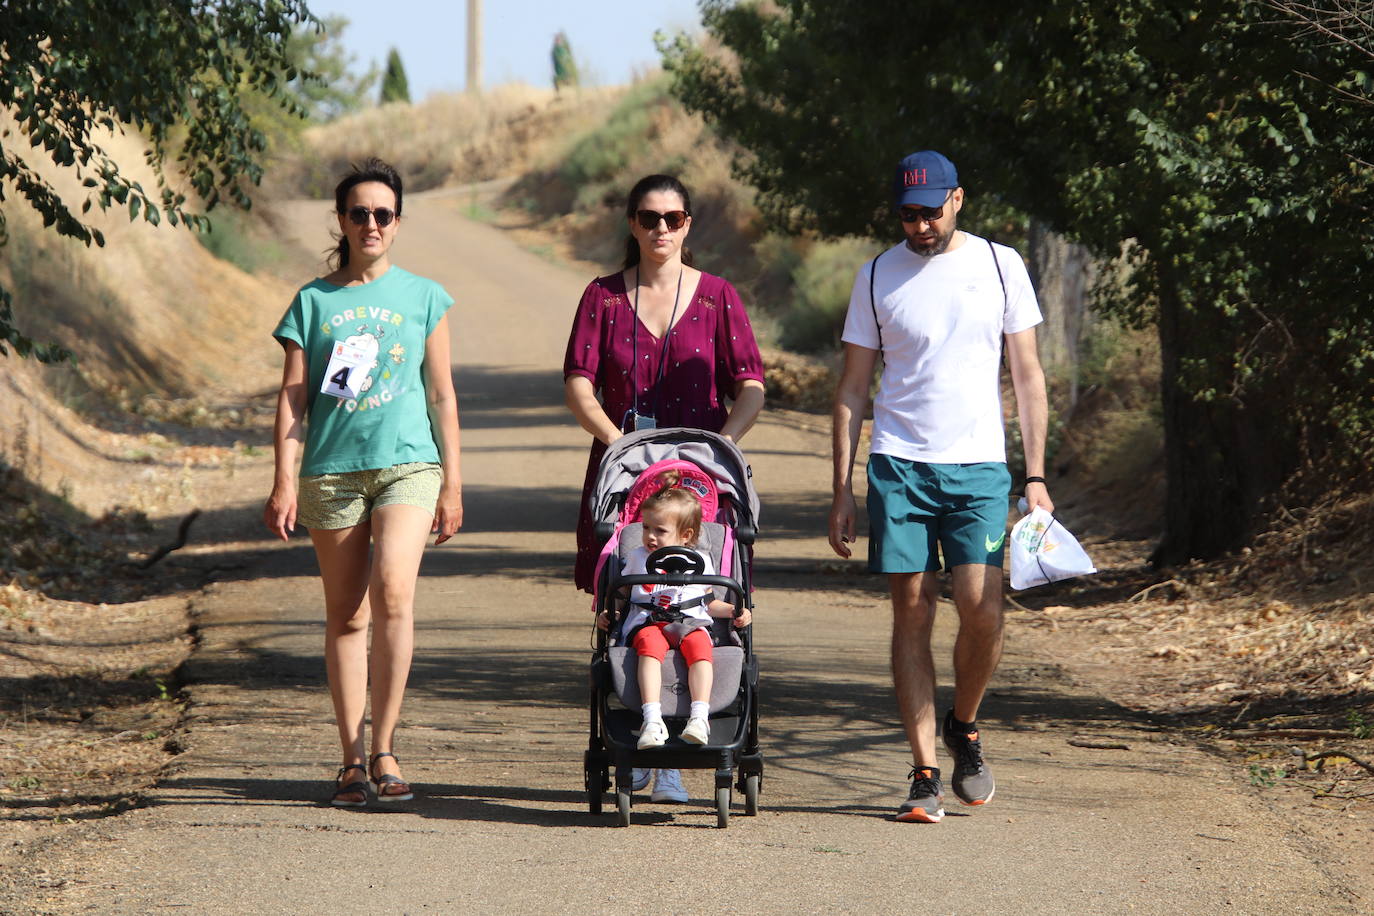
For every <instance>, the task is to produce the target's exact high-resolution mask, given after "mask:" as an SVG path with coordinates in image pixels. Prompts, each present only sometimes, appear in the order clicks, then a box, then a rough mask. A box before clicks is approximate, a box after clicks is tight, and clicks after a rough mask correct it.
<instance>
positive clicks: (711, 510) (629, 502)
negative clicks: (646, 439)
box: [592, 458, 734, 582]
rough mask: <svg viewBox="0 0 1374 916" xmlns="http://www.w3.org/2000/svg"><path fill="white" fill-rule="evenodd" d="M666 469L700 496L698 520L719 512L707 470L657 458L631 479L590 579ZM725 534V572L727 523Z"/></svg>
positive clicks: (730, 539) (726, 569)
mask: <svg viewBox="0 0 1374 916" xmlns="http://www.w3.org/2000/svg"><path fill="white" fill-rule="evenodd" d="M670 471H677V472H678V482H677V484H676V486H678V487H682V488H684V489H687V490H691V491H692V492H693V493H694V494H696V497H697V499H699V500H701V520H702V521H703V522H714V521H715V520H716V516H717V515H718V514H719V513H720V493H719V491H718V490H717V489H716V482H715V480H714V478H712V477H711V475H710V474H708V473H706V472H705V471H703V470H702V469H701V468H699V467H697V466H696V465H695V464H693V463H692V462H690V461H686V460H684V459H681V458H665V459H664V460H663V461H657V462H655V463H653V464H651V465H649V466H648V467H647V468H645V469H644V470H643V472H641V473H640V475H639V477H637V478H636V479H635V482H634V485H633V486H632V487H630V492H629V494H628V495H626V497H625V505H624V506H622V507H621V509H620V517H619V518H617V519H616V523H615V534H613V535H611V536H610V537H609V538H607V539H606V543H605V544H604V545H602V547H601V553H600V555H599V556H598V557H597V560H596V575H595V577H594V578H593V579H592V581H593V582H600V581H601V571H602V569H604V568H605V566H606V560H607V558H609V557H610V556H611V555H612V554H614V553H615V552H616V550H617V549H618V548H619V546H620V532H621V531H622V530H623V529H624V528H625V526H626V525H628V524H630V523H631V522H637V521H639V509H640V506H641V505H643V503H644V500H646V499H648V498H649V497H650V496H653V495H654V494H655V493H657V492H658V491H659V490H661V489H663V485H664V482H665V481H664V480H663V477H664V475H665V474H667V473H669V472H670ZM725 531H726V534H725V547H724V550H723V551H722V554H721V558H720V564H719V568H720V574H721V575H722V576H728V575H731V574H732V567H733V565H734V564H733V563H732V562H731V557H732V554H733V548H734V532H733V531H731V530H730V528H729V527H728V526H727V527H726V529H725Z"/></svg>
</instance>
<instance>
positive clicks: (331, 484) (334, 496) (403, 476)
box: [296, 461, 444, 529]
mask: <svg viewBox="0 0 1374 916" xmlns="http://www.w3.org/2000/svg"><path fill="white" fill-rule="evenodd" d="M443 479H444V474H443V469H442V468H441V467H440V466H439V465H437V464H434V463H432V462H427V461H415V462H411V463H409V464H397V465H392V466H391V467H389V468H373V469H370V470H366V471H344V472H343V473H341V474H317V475H315V476H313V477H302V478H301V486H300V495H299V497H298V503H297V509H296V520H297V521H298V522H300V523H301V524H302V525H304V526H305V527H307V528H321V529H332V528H351V527H353V526H354V525H361V524H362V523H363V522H365V521H367V520H368V518H370V517H371V515H372V510H373V509H380V508H381V507H382V506H398V505H399V506H418V507H419V508H421V509H424V510H425V511H426V512H430V513H433V512H434V506H435V504H436V503H438V501H439V485H440V484H441V483H443Z"/></svg>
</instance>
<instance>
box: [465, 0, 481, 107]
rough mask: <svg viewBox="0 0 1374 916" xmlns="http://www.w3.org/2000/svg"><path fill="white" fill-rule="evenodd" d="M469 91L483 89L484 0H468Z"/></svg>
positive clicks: (474, 91)
mask: <svg viewBox="0 0 1374 916" xmlns="http://www.w3.org/2000/svg"><path fill="white" fill-rule="evenodd" d="M467 91H468V92H470V93H472V94H473V95H476V94H477V93H479V92H481V91H482V0H468V81H467Z"/></svg>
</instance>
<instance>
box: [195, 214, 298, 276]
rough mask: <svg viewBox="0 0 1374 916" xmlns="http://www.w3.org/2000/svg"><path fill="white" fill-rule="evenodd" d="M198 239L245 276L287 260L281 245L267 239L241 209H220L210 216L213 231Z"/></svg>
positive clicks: (212, 252) (203, 233)
mask: <svg viewBox="0 0 1374 916" xmlns="http://www.w3.org/2000/svg"><path fill="white" fill-rule="evenodd" d="M196 238H198V239H200V244H201V245H203V246H204V247H205V250H206V251H208V252H210V253H211V254H213V255H214V256H215V257H217V258H219V259H220V260H221V261H228V262H229V263H230V264H233V265H234V266H235V267H237V268H239V269H240V270H242V271H244V272H245V273H250V274H251V273H257V272H258V271H259V270H262V269H263V268H266V267H270V266H272V265H273V264H276V263H278V262H279V261H281V260H282V258H284V257H285V252H284V251H283V249H282V247H281V245H280V244H279V243H277V242H275V241H273V240H272V239H269V238H267V237H266V233H265V232H263V231H262V230H261V229H259V228H258V225H257V224H256V223H255V222H254V221H253V218H252V217H251V216H249V215H248V214H247V213H244V212H243V211H242V210H233V209H230V208H227V207H224V208H217V209H216V210H215V211H214V212H213V214H211V216H210V231H208V232H201V233H197V235H196Z"/></svg>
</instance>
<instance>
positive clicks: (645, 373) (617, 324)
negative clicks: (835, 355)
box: [563, 175, 763, 592]
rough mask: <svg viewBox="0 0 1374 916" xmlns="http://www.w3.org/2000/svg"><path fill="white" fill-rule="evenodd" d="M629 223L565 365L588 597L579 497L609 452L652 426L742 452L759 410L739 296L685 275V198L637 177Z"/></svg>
mask: <svg viewBox="0 0 1374 916" xmlns="http://www.w3.org/2000/svg"><path fill="white" fill-rule="evenodd" d="M625 214H626V217H627V220H628V223H629V228H630V237H629V238H628V239H627V240H626V243H625V269H624V270H622V271H620V272H619V273H614V274H611V275H609V276H605V277H598V278H596V279H595V280H593V281H592V282H591V283H589V284H588V285H587V289H586V291H585V292H584V293H583V294H582V301H581V302H579V303H578V306H577V315H576V317H575V318H574V319H573V326H572V334H571V336H570V337H569V338H568V351H567V355H566V356H565V358H564V360H563V387H564V392H565V395H566V398H567V403H568V409H569V410H571V411H572V412H573V415H574V416H575V417H577V422H578V423H580V424H581V425H582V428H583V429H585V430H586V431H587V432H589V433H591V434H592V435H593V436H595V437H596V441H594V442H593V443H592V450H591V455H590V456H588V459H587V476H586V479H585V481H584V482H583V485H582V504H581V511H580V514H579V515H578V520H577V566H576V569H575V575H574V581H575V582H576V584H577V587H578V588H580V589H582V590H584V591H587V592H590V591H592V590H593V587H594V583H593V581H592V579H593V576H594V575H595V572H596V559H597V555H598V551H599V545H598V544H597V543H596V538H595V533H594V530H593V528H594V520H593V519H592V513H591V510H590V509H588V507H587V495H588V493H590V492H591V489H592V485H593V483H594V481H595V479H596V472H597V468H599V467H600V465H601V457H602V455H604V454H605V453H606V446H608V445H609V444H611V443H612V442H614V441H615V440H616V439H618V438H620V437H621V436H622V435H624V434H625V433H626V432H633V431H634V430H635V429H636V428H639V429H644V428H646V427H648V426H656V427H667V426H688V427H693V428H696V429H705V430H710V431H711V432H718V433H721V434H722V435H724V436H726V437H727V438H730V439H732V440H734V441H736V442H738V441H739V439H740V437H741V436H743V435H744V434H745V433H746V432H747V431H748V430H749V427H751V426H752V425H753V424H754V420H755V418H757V417H758V415H759V411H760V410H762V409H763V358H762V357H761V356H760V355H759V347H758V344H757V343H756V342H755V340H754V330H753V328H752V327H750V325H749V316H748V315H747V314H745V311H744V306H743V305H742V304H741V303H740V299H739V294H738V293H737V292H735V288H734V287H733V286H731V285H730V284H729V283H728V282H726V281H725V280H723V279H721V278H720V277H716V276H712V275H711V274H708V273H706V272H705V271H701V270H697V269H696V268H695V267H693V266H692V254H691V252H690V251H688V250H687V248H686V246H685V245H684V244H683V242H685V241H686V239H687V234H688V232H690V231H691V229H692V201H691V197H690V196H689V195H688V193H687V189H686V188H685V187H683V185H682V183H681V182H680V181H678V180H677V179H676V178H673V177H672V176H670V175H650V176H648V177H646V178H642V179H640V181H639V182H638V183H637V184H636V185H635V186H634V188H632V189H631V190H630V196H629V200H628V202H627V204H626V207H625ZM598 395H600V399H599V400H598ZM727 398H729V399H730V400H732V401H733V405H732V406H729V407H727V406H726V399H727Z"/></svg>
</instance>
